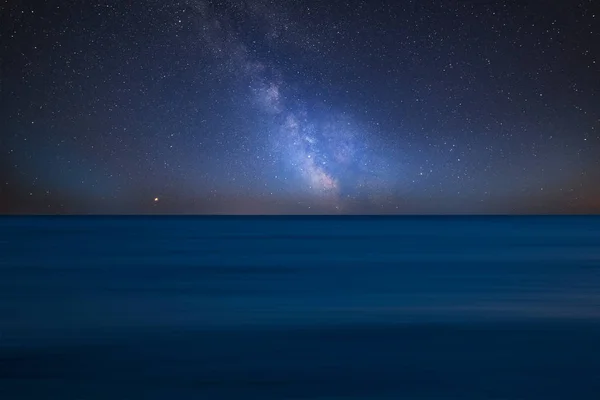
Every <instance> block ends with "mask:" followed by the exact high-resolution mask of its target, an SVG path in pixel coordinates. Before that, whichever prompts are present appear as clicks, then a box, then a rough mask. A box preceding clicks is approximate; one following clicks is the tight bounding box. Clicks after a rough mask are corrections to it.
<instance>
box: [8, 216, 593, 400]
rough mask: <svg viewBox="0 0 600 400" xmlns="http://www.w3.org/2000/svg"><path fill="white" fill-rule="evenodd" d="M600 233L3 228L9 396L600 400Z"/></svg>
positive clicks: (310, 220)
mask: <svg viewBox="0 0 600 400" xmlns="http://www.w3.org/2000/svg"><path fill="white" fill-rule="evenodd" d="M599 393H600V218H598V217H1V218H0V399H82V400H83V399H261V400H262V399H299V400H300V399H306V400H308V399H311V400H316V399H496V400H502V399H515V400H517V399H518V400H521V399H522V400H524V399H539V400H551V399H561V400H562V399H594V400H597V399H598V398H600V397H598V396H599Z"/></svg>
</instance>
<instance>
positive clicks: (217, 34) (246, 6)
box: [0, 0, 600, 213]
mask: <svg viewBox="0 0 600 400" xmlns="http://www.w3.org/2000/svg"><path fill="white" fill-rule="evenodd" d="M1 18H2V23H1V24H0V25H1V26H2V28H1V29H2V43H1V48H0V49H1V54H0V56H1V59H2V81H1V92H0V93H1V108H0V113H1V120H2V134H1V137H0V152H1V154H2V156H1V157H0V194H1V196H0V211H1V212H4V213H20V212H35V213H40V212H50V213H69V212H86V213H89V212H92V213H95V212H99V213H104V212H115V213H120V212H127V213H129V212H133V213H137V212H144V213H145V212H156V213H171V212H182V213H323V212H324V213H413V212H425V213H429V212H434V213H453V212H459V213H480V212H492V213H494V212H500V213H505V212H508V213H510V212H517V213H520V212H544V213H545V212H564V213H570V212H598V211H599V210H600V189H599V186H598V184H597V182H599V181H600V164H599V162H600V111H599V110H600V80H598V76H600V61H599V55H600V47H599V43H600V28H599V27H600V24H599V19H600V17H599V16H598V14H597V13H596V12H595V11H594V9H593V1H592V0H577V1H555V2H541V1H507V2H488V1H389V2H388V1H328V2H322V1H268V0H248V1H242V0H223V1H218V2H214V1H204V0H190V1H142V2H137V3H136V5H131V4H129V3H128V2H116V1H115V2H112V1H81V2H80V1H73V2H70V3H69V4H68V5H67V4H65V3H64V2H58V1H46V2H35V3H26V2H14V3H12V4H5V5H3V6H2V14H1Z"/></svg>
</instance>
